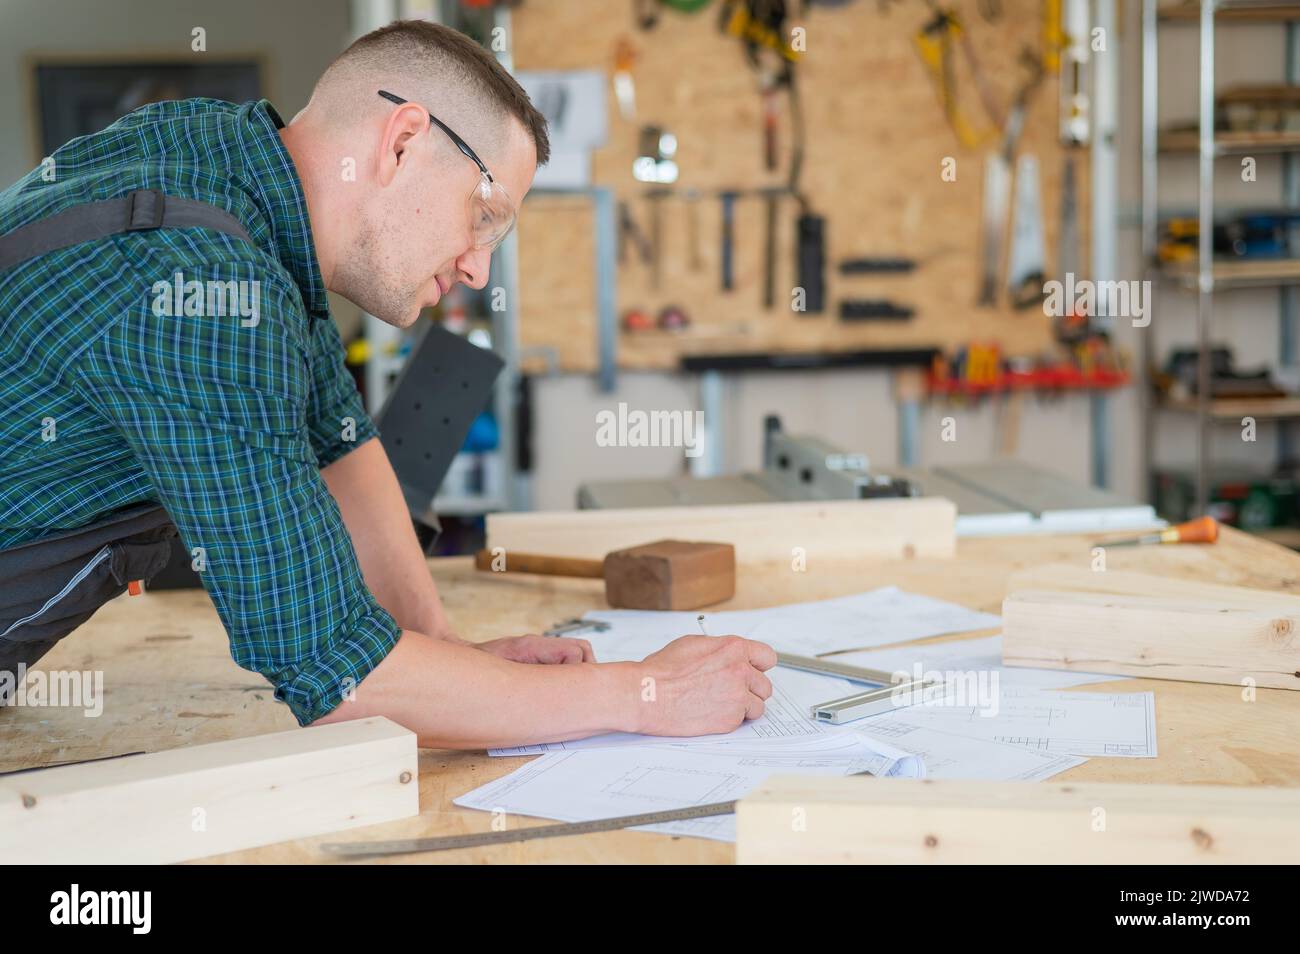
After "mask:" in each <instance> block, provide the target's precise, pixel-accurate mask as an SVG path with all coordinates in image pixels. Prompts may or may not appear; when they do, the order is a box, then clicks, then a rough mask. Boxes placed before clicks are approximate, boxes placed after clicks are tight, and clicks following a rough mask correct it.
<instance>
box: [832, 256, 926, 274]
mask: <svg viewBox="0 0 1300 954" xmlns="http://www.w3.org/2000/svg"><path fill="white" fill-rule="evenodd" d="M915 268H916V259H914V258H872V257H867V258H846V259H842V260H841V261H840V274H841V275H872V274H878V273H886V272H889V273H903V272H910V271H912V270H913V269H915Z"/></svg>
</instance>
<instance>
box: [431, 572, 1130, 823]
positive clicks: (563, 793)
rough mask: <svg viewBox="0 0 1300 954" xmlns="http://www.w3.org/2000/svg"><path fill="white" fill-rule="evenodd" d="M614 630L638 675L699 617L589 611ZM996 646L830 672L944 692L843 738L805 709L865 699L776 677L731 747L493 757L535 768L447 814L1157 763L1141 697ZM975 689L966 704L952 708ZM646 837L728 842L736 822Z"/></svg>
mask: <svg viewBox="0 0 1300 954" xmlns="http://www.w3.org/2000/svg"><path fill="white" fill-rule="evenodd" d="M587 618H589V619H601V620H604V621H606V622H608V623H609V624H610V629H609V630H607V631H606V632H604V633H600V634H597V635H595V636H593V637H591V642H592V645H593V647H594V648H595V650H596V654H597V658H598V659H600V660H601V661H630V660H641V659H643V658H644V657H645V656H647V655H650V654H651V653H653V652H656V651H658V650H659V649H662V648H663V647H664V646H665V645H667V644H668V643H669V642H671V641H672V640H673V639H676V638H677V637H678V636H682V635H687V634H690V633H697V634H698V632H699V626H698V614H694V613H650V612H638V611H623V610H613V611H600V612H594V613H589V614H587ZM706 624H707V629H708V632H709V633H710V634H711V635H714V636H719V635H731V634H735V635H741V636H746V637H748V638H751V639H758V640H761V641H763V642H767V643H768V644H770V645H772V646H773V647H774V648H776V649H778V650H780V651H783V652H791V653H798V654H800V655H817V654H822V653H827V652H834V651H838V650H842V649H854V648H861V647H870V646H881V645H886V644H889V643H896V642H901V641H907V640H914V639H919V638H923V637H927V636H936V635H940V634H943V633H953V632H963V631H968V630H972V629H985V628H988V627H990V626H996V625H997V624H998V618H997V617H996V616H991V615H989V614H987V613H979V612H975V611H973V610H968V609H966V608H964V607H961V606H955V605H953V604H951V603H945V602H943V601H941V600H935V599H931V598H929V597H924V596H918V595H915V594H910V593H905V592H903V591H901V590H899V589H897V588H894V587H887V588H884V589H880V590H874V591H872V592H869V593H862V594H859V595H856V596H849V597H843V598H840V599H834V600H823V601H820V602H814V603H803V604H797V605H791V606H781V607H774V608H772V609H766V610H743V611H735V612H726V613H715V614H712V615H709V616H707V617H706ZM999 641H1000V637H991V638H990V639H977V640H964V641H951V642H947V643H939V644H930V645H926V646H908V647H901V648H900V647H894V648H891V649H887V650H873V651H871V652H857V653H851V654H847V655H839V656H836V657H835V659H836V660H837V661H845V662H849V663H851V664H853V665H858V666H865V667H869V668H873V669H883V670H885V671H887V672H893V671H897V670H902V671H905V672H908V673H911V672H912V671H913V668H914V667H916V666H919V667H921V668H922V669H923V670H924V671H926V672H932V673H933V672H937V673H939V674H940V675H941V676H942V677H944V678H949V677H960V676H962V675H971V674H977V675H978V676H979V677H980V678H979V680H968V681H966V682H964V683H963V682H961V681H960V680H959V679H958V680H957V681H954V682H952V684H951V685H952V686H954V687H956V689H954V691H953V692H950V693H948V694H947V695H946V696H945V697H944V698H943V699H942V700H939V701H937V702H935V703H934V704H929V705H924V706H909V707H901V708H898V709H895V710H892V711H890V712H887V713H884V714H881V715H878V716H873V717H871V718H868V719H863V720H859V721H857V722H853V723H849V724H847V725H842V726H832V725H827V724H824V723H820V722H816V721H815V720H813V719H812V717H811V715H810V711H811V709H812V707H813V706H815V705H817V704H820V703H824V702H827V701H829V700H831V699H836V698H840V697H843V696H846V695H849V694H851V693H853V692H855V691H858V690H860V689H861V688H862V687H861V686H860V685H858V684H855V683H852V682H850V681H848V680H844V679H839V678H836V677H832V676H823V675H819V674H816V673H808V672H802V671H799V670H793V669H786V668H782V667H778V668H776V669H774V670H771V671H770V672H769V673H768V675H769V677H770V678H771V679H772V685H773V693H772V697H771V699H769V700H768V702H767V706H766V711H765V713H764V715H763V716H762V717H761V718H759V719H756V720H754V721H752V722H746V723H745V724H743V725H742V726H740V727H739V728H737V729H736V730H735V731H734V732H731V733H728V734H726V735H713V736H700V737H695V738H664V737H655V736H642V735H634V734H628V733H611V734H607V735H601V736H595V737H592V738H588V739H581V740H577V741H572V742H558V743H550V744H545V745H531V746H521V747H518V748H511V749H497V750H493V751H492V752H491V754H492V755H496V756H540V757H539V758H536V759H535V760H534V761H531V762H528V763H527V764H525V765H523V766H522V767H520V768H519V769H517V770H516V771H514V772H512V773H511V774H509V775H507V776H505V777H503V778H500V779H497V780H496V781H494V782H491V783H489V784H487V785H484V786H482V787H481V788H478V789H475V790H474V791H472V792H469V793H468V794H466V795H463V796H461V797H460V798H457V799H456V804H457V805H461V806H464V807H467V808H476V809H482V810H484V811H497V812H508V813H517V814H521V815H537V816H541V817H544V818H553V819H558V820H561V821H588V820H594V819H600V818H610V817H616V816H620V815H632V814H640V813H643V812H653V811H661V810H666V809H677V808H686V807H691V806H695V805H705V804H710V803H713V802H721V801H732V800H734V799H737V798H740V797H742V796H744V795H745V794H746V793H748V792H750V791H752V790H753V789H754V788H755V787H756V786H757V785H759V784H760V783H761V782H762V781H763V779H765V778H766V777H767V776H768V775H771V774H777V773H782V774H791V773H797V774H810V775H846V774H856V773H862V772H866V773H870V774H872V775H877V776H905V777H931V778H967V779H971V778H973V779H990V780H1010V779H1020V780H1025V781H1035V780H1040V779H1045V778H1048V777H1050V776H1052V775H1055V774H1057V773H1059V772H1062V771H1065V770H1066V769H1069V768H1072V767H1074V766H1076V765H1079V764H1081V763H1082V762H1084V761H1086V758H1087V757H1088V756H1093V755H1103V756H1126V757H1146V758H1152V757H1154V756H1155V754H1156V745H1155V706H1154V700H1153V698H1152V695H1151V693H1097V694H1094V693H1076V692H1060V691H1057V690H1059V689H1060V688H1062V687H1066V686H1073V685H1080V684H1083V683H1087V682H1093V681H1100V680H1106V679H1113V678H1114V677H1109V676H1091V675H1087V674H1079V673H1057V672H1043V671H1039V670H1025V669H1013V668H1010V667H1004V666H1002V665H1001V660H1000V657H1001V647H1000V644H999ZM972 686H977V687H978V688H979V689H980V690H981V691H980V692H979V693H978V695H977V697H970V696H969V695H968V694H965V695H964V694H963V691H962V690H968V689H970V688H971V687H972ZM649 828H651V829H653V830H655V831H660V832H667V833H670V834H674V835H694V836H698V837H703V838H713V839H719V840H733V839H734V837H735V823H734V818H733V817H732V816H713V817H708V818H703V819H693V820H688V821H681V822H670V823H667V824H663V825H655V826H649Z"/></svg>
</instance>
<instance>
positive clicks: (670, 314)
mask: <svg viewBox="0 0 1300 954" xmlns="http://www.w3.org/2000/svg"><path fill="white" fill-rule="evenodd" d="M657 323H658V325H659V327H660V329H662V330H663V331H682V330H683V329H685V328H686V327H687V326H688V325H690V323H691V319H690V316H689V315H687V314H686V310H685V309H684V308H682V307H681V306H680V305H665V306H664V307H663V309H662V310H661V311H660V312H659V319H658V322H657Z"/></svg>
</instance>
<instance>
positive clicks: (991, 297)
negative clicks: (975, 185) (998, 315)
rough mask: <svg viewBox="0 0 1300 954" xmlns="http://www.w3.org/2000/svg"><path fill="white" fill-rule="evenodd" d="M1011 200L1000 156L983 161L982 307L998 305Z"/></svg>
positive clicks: (1007, 173) (1008, 175)
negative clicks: (999, 268)
mask: <svg viewBox="0 0 1300 954" xmlns="http://www.w3.org/2000/svg"><path fill="white" fill-rule="evenodd" d="M1010 197H1011V168H1010V167H1009V166H1008V165H1007V162H1006V160H1005V159H1004V158H1003V157H1002V154H1001V153H998V152H990V153H989V154H988V155H986V156H985V157H984V195H983V202H984V209H983V220H982V224H981V231H982V232H983V237H982V239H981V259H982V261H983V265H982V266H981V268H980V275H981V281H980V297H979V304H980V305H981V306H982V307H992V306H993V305H995V304H996V303H997V295H998V261H999V260H1000V258H1001V257H1002V237H1003V236H1004V235H1005V234H1006V229H1007V201H1008V200H1009V199H1010Z"/></svg>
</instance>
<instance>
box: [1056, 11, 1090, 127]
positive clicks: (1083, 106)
mask: <svg viewBox="0 0 1300 954" xmlns="http://www.w3.org/2000/svg"><path fill="white" fill-rule="evenodd" d="M1064 4H1065V28H1064V40H1065V43H1066V46H1065V47H1064V48H1063V49H1062V50H1061V53H1060V61H1061V142H1063V143H1065V144H1066V145H1069V146H1083V145H1087V143H1088V138H1089V130H1090V127H1091V116H1090V106H1089V98H1088V83H1089V78H1088V56H1089V47H1088V22H1089V19H1088V0H1064Z"/></svg>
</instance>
